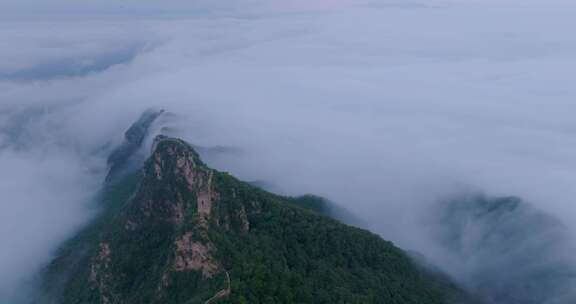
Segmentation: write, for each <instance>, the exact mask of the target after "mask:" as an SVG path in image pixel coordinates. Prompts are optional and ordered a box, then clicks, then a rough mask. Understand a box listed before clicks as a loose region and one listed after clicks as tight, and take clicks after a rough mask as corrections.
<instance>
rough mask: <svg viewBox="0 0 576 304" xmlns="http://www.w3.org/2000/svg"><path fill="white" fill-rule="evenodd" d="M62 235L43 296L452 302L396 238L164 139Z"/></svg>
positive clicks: (451, 289)
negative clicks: (328, 213) (76, 229)
mask: <svg viewBox="0 0 576 304" xmlns="http://www.w3.org/2000/svg"><path fill="white" fill-rule="evenodd" d="M106 191H107V193H105V194H104V195H103V200H104V201H106V202H107V203H106V206H108V207H107V211H105V212H104V213H103V214H102V216H101V217H100V218H99V219H98V220H96V221H95V223H94V224H93V225H91V226H90V227H88V228H87V229H86V230H85V231H83V232H82V233H80V234H79V235H78V237H76V238H75V239H73V240H71V241H70V242H69V243H68V244H66V245H65V246H64V247H63V248H62V250H61V252H60V253H59V255H58V257H57V258H56V259H55V260H54V262H53V263H52V264H51V265H50V266H49V267H48V268H47V270H46V272H45V275H44V291H45V293H44V296H43V298H42V299H40V300H39V301H38V302H39V303H45V302H50V301H54V302H58V303H63V304H66V303H138V304H140V303H213V302H219V303H451V302H452V301H456V298H457V297H464V294H463V293H462V292H460V290H459V289H458V288H457V287H455V286H454V285H453V284H451V283H450V282H449V281H447V280H438V279H437V278H436V277H434V276H432V275H430V274H428V273H426V272H425V271H423V270H421V269H419V268H418V267H417V266H416V265H414V264H413V263H412V261H411V260H410V259H409V258H408V257H407V256H406V255H405V254H404V252H403V251H402V250H400V249H398V248H396V247H394V246H393V245H392V244H391V243H389V242H386V241H384V240H382V239H380V238H379V237H378V236H376V235H373V234H371V233H369V232H367V231H364V230H361V229H357V228H352V227H349V226H346V225H343V224H340V223H338V222H336V221H334V220H332V219H329V218H327V217H325V216H322V215H319V214H317V213H315V212H313V211H310V210H307V209H304V208H302V207H300V206H299V204H301V202H299V201H298V200H297V199H293V198H289V197H281V196H277V195H274V194H271V193H268V192H266V191H263V190H260V189H258V188H255V187H253V186H251V185H249V184H247V183H243V182H241V181H239V180H237V179H235V178H233V177H232V176H230V175H228V174H226V173H223V172H218V171H216V170H213V169H211V168H209V167H207V166H206V165H205V164H204V163H203V162H202V161H201V160H200V157H199V156H198V154H197V153H196V152H195V151H194V150H193V149H192V147H191V146H190V145H188V144H187V143H185V142H183V141H182V140H179V139H174V138H167V137H164V136H159V137H157V138H156V140H155V143H154V147H153V151H152V155H151V156H150V157H149V159H148V160H147V161H146V162H145V164H144V167H143V169H142V171H141V173H140V174H139V175H137V176H132V177H130V176H128V177H125V178H124V179H123V181H120V182H118V183H116V185H115V186H114V187H109V188H108V189H107V190H106Z"/></svg>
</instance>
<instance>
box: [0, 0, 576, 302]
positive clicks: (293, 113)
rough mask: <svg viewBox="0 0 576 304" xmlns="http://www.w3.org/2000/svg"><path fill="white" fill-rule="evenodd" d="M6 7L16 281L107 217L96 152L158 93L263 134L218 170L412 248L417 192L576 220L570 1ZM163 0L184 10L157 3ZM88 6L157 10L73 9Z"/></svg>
mask: <svg viewBox="0 0 576 304" xmlns="http://www.w3.org/2000/svg"><path fill="white" fill-rule="evenodd" d="M214 3H216V4H214ZM239 3H241V4H239ZM119 7H122V8H119ZM199 8H200V9H199ZM0 10H1V11H2V13H0V24H1V26H0V58H1V59H2V60H0V164H2V166H1V167H6V166H8V167H9V168H10V170H1V171H0V180H3V181H4V180H9V181H10V183H6V182H3V183H2V184H0V189H1V190H2V193H4V199H3V200H2V202H1V203H0V241H1V242H4V243H6V242H10V243H11V244H12V246H11V247H10V248H11V250H9V251H2V252H1V253H2V255H0V299H2V293H8V292H9V290H12V289H13V288H14V286H15V285H16V284H17V283H19V281H18V280H19V279H20V278H23V277H26V276H27V275H29V274H30V273H32V272H33V271H34V270H35V269H37V268H38V267H40V266H41V264H42V263H43V262H45V261H46V260H47V259H48V258H49V256H50V253H51V252H52V251H53V250H54V248H56V247H57V245H58V241H59V240H62V239H63V238H65V237H67V236H69V235H70V234H72V233H73V232H74V230H75V229H76V228H77V227H78V225H79V224H81V223H82V222H83V221H81V220H83V219H86V218H89V215H90V214H91V213H90V210H89V208H88V207H87V201H89V199H90V195H91V194H92V192H91V191H94V189H95V188H96V187H95V186H94V185H95V184H97V183H98V182H99V181H100V178H101V177H102V170H104V168H103V166H104V159H105V155H102V154H99V153H98V152H97V151H101V150H102V147H104V146H107V145H110V144H114V143H117V142H118V141H119V140H120V139H121V136H122V134H121V133H122V132H123V130H124V129H125V128H127V127H128V126H129V125H130V123H132V121H133V120H134V119H135V118H136V117H137V116H138V115H139V113H140V112H141V111H142V110H144V109H146V108H148V107H151V106H155V107H162V108H165V109H166V110H168V111H171V112H174V113H176V114H177V117H176V118H175V120H174V121H173V122H171V123H170V124H171V125H172V126H174V128H175V130H176V133H177V135H179V136H182V137H183V138H185V139H187V140H190V141H191V142H193V143H195V144H199V145H204V146H211V145H222V146H234V147H238V148H240V149H241V150H243V151H245V153H244V154H242V155H240V156H233V157H230V158H222V159H217V160H214V163H213V165H215V166H217V167H218V168H220V169H222V170H227V171H230V172H232V173H234V174H236V175H238V176H240V177H242V178H244V179H247V180H266V181H270V182H271V183H273V184H275V185H276V186H277V187H278V188H280V189H281V190H282V191H284V192H286V193H290V194H300V193H306V192H312V193H317V194H320V195H324V196H326V197H328V198H330V199H332V200H334V201H336V202H338V203H339V204H341V205H343V206H344V207H346V208H348V209H351V210H352V211H354V212H356V213H357V214H358V215H359V216H360V217H362V218H363V219H365V220H366V221H367V222H368V224H369V226H370V227H371V228H373V229H374V230H375V231H376V232H379V233H381V234H382V235H383V236H384V237H386V238H390V239H392V240H394V241H396V242H398V243H399V244H401V245H402V246H404V247H410V248H414V249H418V250H423V249H425V248H422V246H421V245H420V244H419V243H418V238H419V235H418V233H419V229H418V227H417V226H414V225H415V223H414V221H415V218H414V214H415V213H417V212H415V211H417V210H418V208H417V207H418V206H419V205H420V204H423V203H427V202H430V201H433V200H434V199H435V198H436V197H437V196H438V195H442V194H445V193H446V192H450V191H454V189H455V188H458V187H475V188H478V189H482V190H484V191H486V192H489V193H495V194H503V195H519V196H522V197H524V198H527V199H529V200H530V201H532V202H533V203H534V204H535V205H537V206H538V207H540V208H542V209H544V210H547V211H549V212H551V213H553V214H556V215H558V216H560V217H561V218H562V219H563V220H564V221H565V222H566V223H567V224H568V225H569V226H572V225H573V224H572V222H573V221H572V219H574V217H575V216H576V206H574V204H573V198H574V197H576V161H575V160H574V155H576V136H575V135H576V122H575V121H574V113H575V112H576V103H575V99H576V86H574V85H573V80H574V79H576V55H575V54H576V38H575V37H576V36H574V35H573V33H572V32H573V31H572V29H573V28H574V27H576V21H574V20H575V19H574V18H573V12H574V10H573V4H572V3H571V2H569V1H561V0H558V1H553V2H549V1H546V2H545V1H535V0H534V1H521V0H509V1H464V0H461V1H424V0H421V1H410V2H408V1H385V2H380V1H348V0H342V1H325V0H316V1H296V0H294V1H269V2H268V1H259V2H258V1H251V2H250V5H245V4H244V2H242V1H218V2H214V1H203V2H193V1H173V2H170V1H163V2H160V1H152V0H149V1H131V0H129V1H97V2H96V1H93V2H79V1H61V0H56V1H48V0H46V1H41V0H36V1H33V0H25V1H12V0H8V1H6V0H5V1H2V2H1V3H0ZM159 10H162V12H164V13H165V12H166V11H170V12H172V14H173V16H178V18H169V19H168V20H167V19H164V18H145V17H146V16H149V15H155V14H157V13H158V12H159ZM188 10H189V12H194V13H190V15H189V16H187V17H186V18H183V17H182V16H181V14H179V13H181V12H182V11H188ZM206 10H209V11H210V14H207V13H206V14H204V13H205V12H206ZM9 11H12V12H16V11H18V12H19V13H18V14H16V13H8V12H9ZM80 11H82V12H83V13H91V14H94V13H96V14H100V13H102V14H104V15H106V14H110V13H113V14H120V15H122V14H125V12H126V11H128V12H129V13H127V14H128V15H135V16H140V17H143V18H139V19H138V20H134V19H125V18H115V17H102V16H93V17H90V18H82V17H80V18H64V17H66V16H68V17H69V16H82V14H75V13H71V12H76V13H78V12H80ZM20 13H22V14H25V13H26V14H28V13H29V14H38V13H40V15H42V16H36V17H34V18H31V17H30V16H26V17H25V19H24V17H22V19H20V18H21V17H19V16H20V15H19V14H20ZM44 13H47V14H46V16H44V15H43V14H44ZM168 16H171V15H170V14H168ZM31 188H34V189H35V191H29V189H31ZM63 189H67V190H66V191H64V190H63ZM458 189H459V188H458ZM43 210H50V212H44V211H43ZM79 219H80V221H79ZM30 223H34V226H30ZM410 227H412V229H410ZM400 232H402V233H400ZM23 239H26V240H38V241H34V242H23V241H22V240H23ZM23 252H24V253H31V252H33V253H34V254H30V255H27V254H22V253H23ZM5 269H9V271H5ZM3 274H8V275H5V276H2V275H3ZM12 274H18V275H12Z"/></svg>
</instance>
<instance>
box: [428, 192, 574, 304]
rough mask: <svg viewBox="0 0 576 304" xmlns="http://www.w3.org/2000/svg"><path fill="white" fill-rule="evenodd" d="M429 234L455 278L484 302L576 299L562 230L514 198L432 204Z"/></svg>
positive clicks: (562, 303)
mask: <svg viewBox="0 0 576 304" xmlns="http://www.w3.org/2000/svg"><path fill="white" fill-rule="evenodd" d="M436 207H437V208H436V210H437V213H436V214H434V215H433V217H434V224H433V227H437V229H434V230H431V231H433V238H434V239H435V240H437V241H438V243H439V244H440V245H441V246H442V247H443V248H444V249H445V251H446V252H447V255H448V256H449V260H450V262H449V263H450V264H451V265H453V268H454V269H453V271H451V273H453V274H455V276H456V277H457V279H458V281H459V282H461V283H463V284H464V286H465V287H466V288H468V289H469V290H471V291H473V292H475V293H478V294H481V295H482V296H483V297H484V298H485V301H486V302H487V303H498V304H548V303H549V304H552V303H553V304H572V303H576V291H575V288H576V267H575V266H574V265H576V259H575V258H574V254H573V252H574V251H573V249H574V248H572V247H571V244H574V240H573V239H571V238H570V235H569V233H568V231H567V228H566V227H565V226H564V225H562V224H561V223H560V221H559V220H557V219H556V218H554V217H552V216H550V215H548V214H545V213H543V212H541V211H539V210H537V209H535V208H534V207H532V206H531V205H530V204H529V203H527V202H525V201H523V200H521V199H520V198H517V197H491V196H487V195H482V194H470V195H462V196H457V197H454V198H452V199H449V200H446V201H443V202H441V203H440V205H439V206H436Z"/></svg>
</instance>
